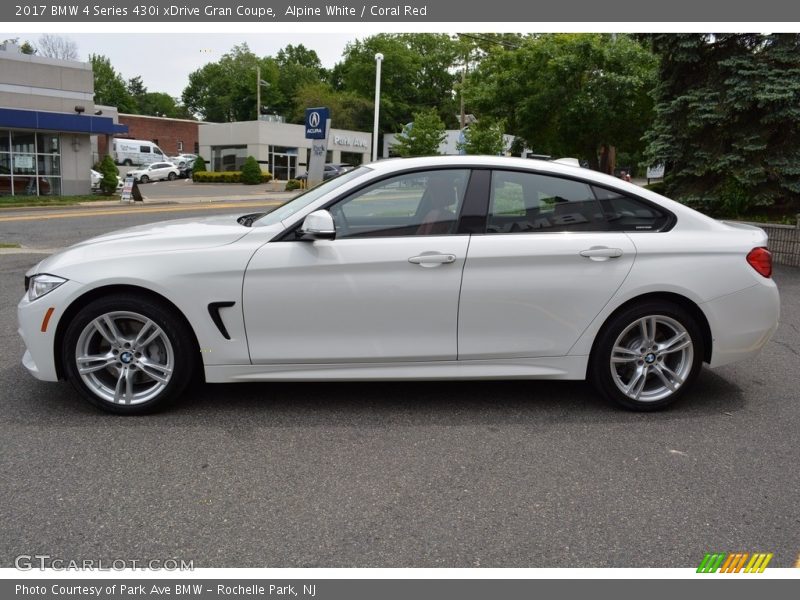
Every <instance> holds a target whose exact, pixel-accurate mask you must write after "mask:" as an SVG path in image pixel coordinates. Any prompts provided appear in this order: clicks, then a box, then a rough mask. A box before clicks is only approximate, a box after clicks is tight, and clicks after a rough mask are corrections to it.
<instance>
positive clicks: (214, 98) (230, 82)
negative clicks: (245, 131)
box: [182, 44, 280, 123]
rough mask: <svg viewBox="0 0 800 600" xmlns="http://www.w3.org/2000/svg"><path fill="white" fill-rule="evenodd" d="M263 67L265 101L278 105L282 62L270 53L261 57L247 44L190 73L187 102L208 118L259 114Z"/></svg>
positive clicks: (224, 119)
mask: <svg viewBox="0 0 800 600" xmlns="http://www.w3.org/2000/svg"><path fill="white" fill-rule="evenodd" d="M258 67H261V79H262V80H264V81H265V82H267V83H268V84H269V85H268V86H262V90H261V93H262V96H261V104H262V105H266V106H270V107H275V106H278V102H279V99H280V92H279V89H278V85H277V83H278V73H279V69H278V65H277V63H276V62H275V60H274V59H272V58H270V57H266V58H259V57H257V56H256V55H255V54H253V52H251V51H250V48H249V47H248V46H247V44H241V45H239V46H234V47H233V49H232V50H231V51H230V52H228V53H226V54H224V55H223V56H222V58H220V60H219V61H217V62H214V63H208V64H207V65H205V66H203V67H201V68H200V69H198V70H196V71H194V72H192V73H190V74H189V85H188V86H187V87H186V88H185V89H184V90H183V95H182V99H183V105H184V106H185V107H186V108H187V109H188V111H189V112H190V113H196V114H199V115H200V116H202V117H203V118H204V119H205V120H207V121H217V122H222V123H227V122H232V121H248V120H250V121H251V120H253V119H255V118H256V114H257V113H256V94H257V88H256V72H257V68H258Z"/></svg>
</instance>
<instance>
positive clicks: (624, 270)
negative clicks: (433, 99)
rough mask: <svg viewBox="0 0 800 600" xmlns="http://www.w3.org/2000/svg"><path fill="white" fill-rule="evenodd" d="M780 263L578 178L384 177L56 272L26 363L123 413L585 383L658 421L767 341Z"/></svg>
mask: <svg viewBox="0 0 800 600" xmlns="http://www.w3.org/2000/svg"><path fill="white" fill-rule="evenodd" d="M766 244H767V238H766V235H765V234H764V232H763V231H762V230H761V229H758V228H756V227H749V226H745V225H736V224H726V223H722V222H719V221H715V220H713V219H710V218H708V217H705V216H703V215H702V214H700V213H697V212H695V211H694V210H691V209H689V208H687V207H686V206H683V205H681V204H679V203H677V202H673V201H672V200H669V199H667V198H664V197H662V196H659V195H658V194H654V193H652V192H649V191H647V190H644V189H641V188H639V187H637V186H635V185H632V184H629V183H625V182H623V181H620V180H619V179H615V178H613V177H608V176H605V175H601V174H597V173H593V172H591V171H588V170H586V169H580V168H575V167H571V166H567V165H561V164H554V163H551V162H540V161H534V160H522V159H507V158H494V157H470V156H460V157H452V156H450V157H435V158H419V159H406V160H390V161H384V162H379V163H374V164H370V165H368V166H363V167H360V168H358V169H355V170H353V171H350V172H348V173H345V174H343V175H341V176H340V177H337V178H336V179H333V180H330V181H328V182H326V183H323V184H321V185H319V186H317V187H315V188H313V189H311V190H309V191H307V192H305V193H304V194H302V195H300V196H298V197H297V198H295V199H294V200H292V201H291V202H289V203H287V204H284V205H283V206H281V207H280V208H278V209H276V210H274V211H273V212H270V213H268V214H262V213H259V214H248V215H232V216H216V217H209V218H204V219H186V220H178V221H167V222H163V223H158V224H155V225H147V226H141V227H133V228H131V229H125V230H122V231H118V232H115V233H110V234H108V235H104V236H100V237H97V238H94V239H92V240H88V241H86V242H83V243H80V244H77V245H75V246H72V247H70V248H67V249H66V250H64V251H62V252H59V253H58V254H54V255H52V256H50V257H48V258H46V259H45V260H43V261H42V262H40V263H39V264H38V265H36V266H35V267H34V268H33V269H31V270H30V272H28V273H27V275H26V278H25V289H26V294H25V296H24V297H23V298H22V300H21V302H20V303H19V307H18V316H19V323H20V333H21V335H22V337H23V338H24V340H25V344H26V346H27V351H26V352H25V355H24V357H23V364H24V365H25V367H26V368H27V369H28V370H29V371H30V372H31V373H32V374H33V375H34V376H35V377H37V378H39V379H41V380H44V381H57V380H62V379H68V380H69V381H70V382H71V383H72V384H73V385H74V386H75V388H76V389H77V390H78V391H79V392H80V393H81V394H82V395H83V396H84V397H85V398H86V399H87V400H88V401H89V402H91V403H92V404H94V405H96V406H98V407H100V408H103V409H106V410H109V411H112V412H116V413H121V414H134V413H141V412H145V411H149V410H152V409H155V408H157V407H161V406H163V405H165V403H166V402H167V401H169V400H171V399H173V398H175V397H177V396H179V395H180V394H181V393H182V392H183V390H184V389H185V388H186V386H187V384H188V383H189V382H190V380H192V378H193V377H202V378H204V379H205V381H207V382H235V381H312V380H399V379H414V380H425V379H589V380H590V381H591V382H592V383H593V384H594V386H595V388H596V389H597V391H598V392H599V393H600V394H602V395H603V396H604V397H606V398H608V399H609V400H611V401H614V402H616V403H617V404H619V405H622V406H624V407H626V408H629V409H635V410H653V409H658V408H662V407H664V406H666V405H668V404H669V403H671V402H672V401H674V400H675V399H676V398H678V397H679V396H681V395H682V394H684V393H685V392H686V391H687V390H688V389H689V388H690V386H691V384H692V382H693V381H694V379H695V378H696V377H697V375H698V373H699V372H700V370H701V367H702V365H703V363H707V364H708V365H709V366H711V367H716V366H719V365H725V364H728V363H731V362H733V361H741V360H746V359H748V358H751V357H753V356H754V355H756V354H757V353H758V352H759V351H760V350H761V348H762V347H763V346H764V344H765V343H766V342H767V340H768V339H769V338H770V336H771V335H772V333H773V332H774V331H775V328H776V327H777V324H778V311H779V299H778V291H777V289H776V286H775V283H774V282H773V280H772V279H771V271H772V265H771V257H770V253H769V251H768V250H767V249H766V248H765V246H766Z"/></svg>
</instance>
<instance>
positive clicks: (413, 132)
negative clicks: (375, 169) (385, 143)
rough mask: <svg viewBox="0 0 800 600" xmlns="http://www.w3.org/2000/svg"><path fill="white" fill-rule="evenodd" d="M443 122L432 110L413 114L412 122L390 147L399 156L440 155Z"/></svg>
mask: <svg viewBox="0 0 800 600" xmlns="http://www.w3.org/2000/svg"><path fill="white" fill-rule="evenodd" d="M445 137H447V134H446V133H445V126H444V122H442V120H441V119H440V118H439V115H438V114H437V113H436V110H434V109H432V108H431V109H428V110H424V111H420V112H417V113H414V121H413V123H411V124H410V125H409V126H407V127H406V128H405V129H404V130H403V132H402V133H401V134H399V135H398V136H397V138H395V144H394V146H393V147H392V149H393V150H394V152H395V153H396V154H398V155H399V156H432V155H435V154H440V152H439V145H440V144H441V143H442V142H443V141H444V139H445Z"/></svg>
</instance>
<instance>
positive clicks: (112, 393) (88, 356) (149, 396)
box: [62, 295, 197, 415]
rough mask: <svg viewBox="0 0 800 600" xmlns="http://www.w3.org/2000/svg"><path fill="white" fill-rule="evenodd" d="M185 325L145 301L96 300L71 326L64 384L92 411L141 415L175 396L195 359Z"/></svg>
mask: <svg viewBox="0 0 800 600" xmlns="http://www.w3.org/2000/svg"><path fill="white" fill-rule="evenodd" d="M192 340H193V337H192V334H191V332H190V331H189V330H188V327H187V325H186V324H185V323H184V322H183V320H181V319H180V318H177V317H176V316H175V315H174V314H173V311H172V310H170V309H169V308H168V307H166V306H164V305H162V304H161V303H159V302H156V301H154V300H152V299H150V298H148V297H144V296H142V297H131V296H121V295H111V296H107V297H104V298H100V299H98V300H94V301H93V302H91V303H89V304H88V305H87V306H85V307H84V308H83V309H82V310H81V311H80V312H79V313H78V314H77V315H76V317H75V318H74V319H73V320H72V322H71V323H70V324H69V326H68V327H67V330H66V332H65V335H64V340H63V347H62V352H63V356H64V365H65V370H66V373H67V377H68V379H69V380H70V381H71V383H72V384H73V385H74V386H75V388H76V389H77V390H78V391H79V392H80V393H81V394H82V395H83V396H84V397H85V398H86V399H87V400H88V401H89V402H91V403H92V404H93V405H95V406H97V407H99V408H102V409H104V410H107V411H110V412H114V413H118V414H128V415H131V414H141V413H145V412H150V411H152V410H155V409H157V408H161V407H162V406H164V405H165V404H166V403H167V402H168V401H169V400H172V399H174V398H176V397H177V396H179V395H180V394H181V393H182V392H183V390H184V389H185V388H186V386H187V385H188V383H189V382H190V380H191V378H192V374H193V371H194V368H195V363H196V357H197V354H196V352H195V348H194V344H193V341H192Z"/></svg>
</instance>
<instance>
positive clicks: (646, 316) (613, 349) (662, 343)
mask: <svg viewBox="0 0 800 600" xmlns="http://www.w3.org/2000/svg"><path fill="white" fill-rule="evenodd" d="M702 363H703V337H702V334H701V331H700V327H699V326H698V324H697V321H696V319H695V318H694V317H693V316H692V315H691V314H690V313H689V312H688V311H686V310H685V309H684V308H682V307H681V306H678V305H675V304H669V303H666V302H647V303H644V304H642V305H639V306H632V307H630V308H628V309H626V310H624V311H622V312H621V313H619V314H617V315H615V316H614V317H613V318H612V319H611V320H610V321H609V322H608V323H607V324H606V326H605V327H604V328H603V329H602V331H601V332H600V334H599V336H598V339H597V343H596V345H595V349H594V352H593V353H592V359H591V365H590V373H589V375H590V379H591V381H592V383H593V384H594V385H595V387H596V388H597V389H598V390H599V391H600V392H601V393H602V394H603V395H604V396H605V397H606V398H608V399H609V400H611V401H613V402H616V403H617V404H619V405H621V406H623V407H625V408H628V409H631V410H640V411H649V410H657V409H659V408H663V407H665V406H667V405H668V404H671V403H672V402H674V401H675V400H677V399H678V398H679V397H680V396H681V395H682V394H683V393H685V391H686V390H687V389H688V388H689V387H690V386H691V384H692V383H693V382H694V380H695V378H696V377H697V375H698V373H699V372H700V369H701V367H702Z"/></svg>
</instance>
